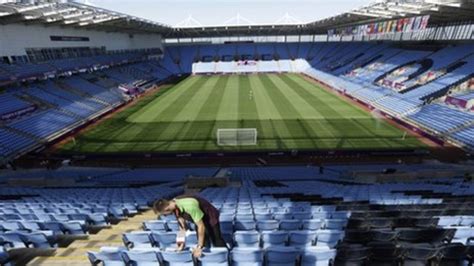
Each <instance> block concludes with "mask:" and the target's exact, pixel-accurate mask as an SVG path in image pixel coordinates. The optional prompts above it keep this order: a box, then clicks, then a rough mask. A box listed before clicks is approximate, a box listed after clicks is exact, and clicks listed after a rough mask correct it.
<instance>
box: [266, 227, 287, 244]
mask: <svg viewBox="0 0 474 266" xmlns="http://www.w3.org/2000/svg"><path fill="white" fill-rule="evenodd" d="M261 238H262V247H263V248H268V247H273V246H285V245H286V243H287V241H288V232H287V231H263V232H262V236H261Z"/></svg>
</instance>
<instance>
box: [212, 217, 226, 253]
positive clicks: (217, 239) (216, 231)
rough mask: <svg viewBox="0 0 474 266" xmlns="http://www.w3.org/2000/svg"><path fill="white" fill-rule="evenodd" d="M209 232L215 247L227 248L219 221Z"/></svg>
mask: <svg viewBox="0 0 474 266" xmlns="http://www.w3.org/2000/svg"><path fill="white" fill-rule="evenodd" d="M210 229H211V230H210V232H209V236H210V237H211V241H212V244H213V245H214V247H222V248H227V244H226V243H225V241H224V239H223V238H222V234H221V228H220V225H219V223H217V224H216V225H214V226H211V228H210Z"/></svg>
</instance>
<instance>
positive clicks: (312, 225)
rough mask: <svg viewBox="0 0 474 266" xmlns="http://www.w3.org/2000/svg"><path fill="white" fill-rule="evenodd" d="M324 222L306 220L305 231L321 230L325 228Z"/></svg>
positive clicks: (304, 222) (304, 223)
mask: <svg viewBox="0 0 474 266" xmlns="http://www.w3.org/2000/svg"><path fill="white" fill-rule="evenodd" d="M323 224H324V223H323V221H322V220H316V219H312V220H304V221H303V230H319V229H321V227H322V226H323Z"/></svg>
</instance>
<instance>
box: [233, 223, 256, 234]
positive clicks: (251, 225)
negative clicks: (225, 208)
mask: <svg viewBox="0 0 474 266" xmlns="http://www.w3.org/2000/svg"><path fill="white" fill-rule="evenodd" d="M234 229H235V230H236V231H237V230H240V231H242V230H247V231H250V230H255V229H256V224H255V221H254V220H236V221H235V224H234Z"/></svg>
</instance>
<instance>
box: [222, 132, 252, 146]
mask: <svg viewBox="0 0 474 266" xmlns="http://www.w3.org/2000/svg"><path fill="white" fill-rule="evenodd" d="M217 145H219V146H249V145H257V129H256V128H219V129H217Z"/></svg>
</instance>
